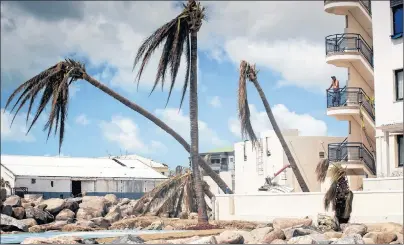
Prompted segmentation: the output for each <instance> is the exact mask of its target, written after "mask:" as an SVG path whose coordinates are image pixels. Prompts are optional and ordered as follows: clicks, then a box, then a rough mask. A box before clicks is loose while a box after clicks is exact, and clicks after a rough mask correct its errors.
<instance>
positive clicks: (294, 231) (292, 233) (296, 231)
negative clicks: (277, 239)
mask: <svg viewBox="0 0 404 245" xmlns="http://www.w3.org/2000/svg"><path fill="white" fill-rule="evenodd" d="M283 233H284V234H285V237H286V240H289V239H291V238H292V237H298V236H306V235H310V234H318V232H317V231H315V230H312V229H304V228H287V229H284V230H283Z"/></svg>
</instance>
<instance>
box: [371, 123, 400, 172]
mask: <svg viewBox="0 0 404 245" xmlns="http://www.w3.org/2000/svg"><path fill="white" fill-rule="evenodd" d="M386 149H387V148H386V141H385V138H384V133H383V132H382V131H381V130H377V131H376V158H377V161H376V165H377V166H376V167H377V176H378V177H389V176H391V174H392V173H393V172H396V171H399V172H403V167H399V166H398V142H397V134H390V135H389V147H388V149H389V152H388V153H389V157H388V158H389V161H388V163H387V157H386V155H387V154H386Z"/></svg>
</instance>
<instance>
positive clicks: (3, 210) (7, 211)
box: [1, 205, 13, 216]
mask: <svg viewBox="0 0 404 245" xmlns="http://www.w3.org/2000/svg"><path fill="white" fill-rule="evenodd" d="M1 213H2V214H5V215H7V216H12V215H13V207H11V206H10V205H4V206H3V208H1Z"/></svg>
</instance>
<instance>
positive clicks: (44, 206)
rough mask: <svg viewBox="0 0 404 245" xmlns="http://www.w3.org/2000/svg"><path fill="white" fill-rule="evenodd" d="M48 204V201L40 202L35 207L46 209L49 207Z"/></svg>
mask: <svg viewBox="0 0 404 245" xmlns="http://www.w3.org/2000/svg"><path fill="white" fill-rule="evenodd" d="M47 206H48V205H47V204H46V203H40V204H38V205H35V207H36V208H37V209H40V210H45V208H46V207H47Z"/></svg>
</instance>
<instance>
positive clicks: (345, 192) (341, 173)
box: [316, 159, 354, 224]
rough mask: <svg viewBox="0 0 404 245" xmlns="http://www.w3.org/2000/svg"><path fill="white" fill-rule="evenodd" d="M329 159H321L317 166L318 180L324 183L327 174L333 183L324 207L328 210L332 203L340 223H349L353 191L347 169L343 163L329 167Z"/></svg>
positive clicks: (326, 196) (325, 198)
mask: <svg viewBox="0 0 404 245" xmlns="http://www.w3.org/2000/svg"><path fill="white" fill-rule="evenodd" d="M329 165H330V164H329V161H328V159H321V160H320V162H319V163H318V164H317V167H316V175H317V180H318V181H319V182H320V183H323V182H324V181H325V179H326V176H327V174H328V175H329V176H330V179H331V185H330V188H329V189H328V191H327V192H326V194H325V196H324V208H325V209H326V210H328V208H329V206H330V204H331V207H332V210H333V211H334V212H335V217H336V220H337V221H338V223H339V224H342V223H348V221H349V218H350V216H351V212H352V202H353V197H354V196H353V192H352V191H351V190H350V189H349V184H348V180H347V175H346V170H345V169H344V168H343V167H342V166H341V164H333V165H332V166H331V167H329Z"/></svg>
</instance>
